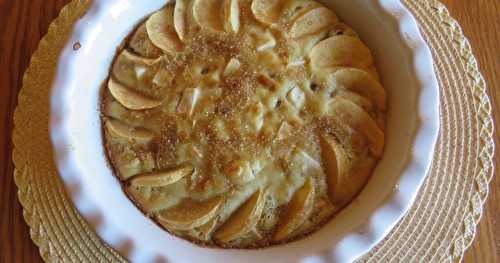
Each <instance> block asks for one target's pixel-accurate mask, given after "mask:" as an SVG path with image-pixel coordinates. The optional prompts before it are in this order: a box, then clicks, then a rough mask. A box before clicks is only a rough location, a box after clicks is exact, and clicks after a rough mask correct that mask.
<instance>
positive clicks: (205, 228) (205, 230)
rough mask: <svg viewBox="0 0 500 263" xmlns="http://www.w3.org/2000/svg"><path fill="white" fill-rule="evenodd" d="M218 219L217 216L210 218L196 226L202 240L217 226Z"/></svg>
mask: <svg viewBox="0 0 500 263" xmlns="http://www.w3.org/2000/svg"><path fill="white" fill-rule="evenodd" d="M217 222H218V219H217V217H214V218H212V220H210V221H208V223H206V224H204V225H202V226H200V227H198V231H199V233H200V237H201V238H202V239H203V240H209V239H210V236H211V234H212V232H213V231H214V230H215V227H216V226H217Z"/></svg>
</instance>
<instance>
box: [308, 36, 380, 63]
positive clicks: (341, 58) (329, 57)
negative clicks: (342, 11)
mask: <svg viewBox="0 0 500 263" xmlns="http://www.w3.org/2000/svg"><path fill="white" fill-rule="evenodd" d="M309 58H310V59H311V64H312V65H313V67H314V68H315V69H323V68H327V67H336V66H344V67H354V68H367V67H369V66H370V65H372V64H373V58H372V55H371V52H370V50H369V49H368V48H367V47H366V46H365V45H364V44H363V42H361V40H359V39H358V38H355V37H350V36H344V35H340V36H334V37H330V38H328V39H326V40H323V41H321V42H319V43H318V44H317V45H316V46H314V48H313V49H312V50H311V52H310V53H309Z"/></svg>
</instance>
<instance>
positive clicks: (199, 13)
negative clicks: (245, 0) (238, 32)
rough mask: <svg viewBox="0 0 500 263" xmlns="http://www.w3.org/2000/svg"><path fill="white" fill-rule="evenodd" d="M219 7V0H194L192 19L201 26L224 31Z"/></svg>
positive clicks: (220, 3) (220, 2) (220, 6)
mask: <svg viewBox="0 0 500 263" xmlns="http://www.w3.org/2000/svg"><path fill="white" fill-rule="evenodd" d="M221 8H222V1H221V0H195V1H194V4H193V16H194V20H195V21H196V23H198V25H200V26H201V27H202V28H209V29H212V30H215V31H224V26H223V24H222V19H221V18H222V16H221V12H222V10H221Z"/></svg>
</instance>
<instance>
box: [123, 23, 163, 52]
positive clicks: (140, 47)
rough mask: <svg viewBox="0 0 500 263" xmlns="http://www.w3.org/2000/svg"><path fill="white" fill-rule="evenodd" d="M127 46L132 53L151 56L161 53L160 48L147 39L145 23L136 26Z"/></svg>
mask: <svg viewBox="0 0 500 263" xmlns="http://www.w3.org/2000/svg"><path fill="white" fill-rule="evenodd" d="M128 46H129V48H130V49H131V50H132V51H133V52H134V53H136V54H139V55H141V56H143V57H148V58H152V57H158V56H160V55H161V50H160V49H159V48H158V47H156V46H155V45H154V44H153V42H151V40H150V39H149V36H148V30H147V28H146V23H143V24H142V25H140V26H139V28H137V30H136V31H135V33H134V34H133V35H132V37H131V38H130V42H129V44H128Z"/></svg>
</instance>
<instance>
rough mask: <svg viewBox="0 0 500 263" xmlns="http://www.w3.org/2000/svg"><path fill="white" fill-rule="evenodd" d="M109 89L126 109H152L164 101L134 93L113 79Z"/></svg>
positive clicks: (110, 81)
mask: <svg viewBox="0 0 500 263" xmlns="http://www.w3.org/2000/svg"><path fill="white" fill-rule="evenodd" d="M108 88H109V91H110V92H111V95H113V97H114V98H115V99H116V100H117V101H118V102H120V104H122V105H123V106H124V107H125V108H127V109H130V110H146V109H152V108H156V107H158V106H160V105H161V104H162V101H160V100H155V99H151V98H148V97H146V96H144V95H142V94H140V93H138V92H136V91H132V90H130V89H129V88H127V87H125V86H123V85H122V84H120V83H118V82H117V81H115V80H114V79H112V78H111V79H110V80H109V82H108Z"/></svg>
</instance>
